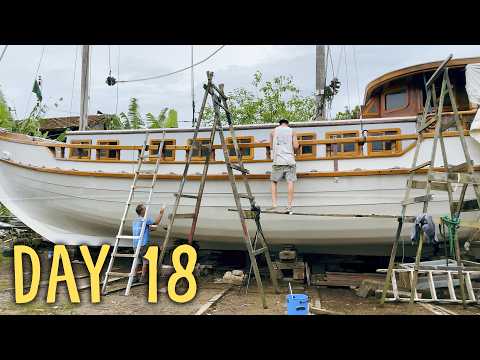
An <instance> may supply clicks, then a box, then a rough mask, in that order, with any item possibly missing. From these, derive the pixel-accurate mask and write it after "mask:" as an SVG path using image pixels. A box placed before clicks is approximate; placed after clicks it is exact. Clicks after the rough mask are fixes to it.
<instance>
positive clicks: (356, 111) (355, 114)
mask: <svg viewBox="0 0 480 360" xmlns="http://www.w3.org/2000/svg"><path fill="white" fill-rule="evenodd" d="M348 119H360V106H359V105H357V106H355V107H354V108H353V110H350V109H349V108H348V106H345V111H343V112H342V111H339V112H338V113H337V115H336V116H335V120H348Z"/></svg>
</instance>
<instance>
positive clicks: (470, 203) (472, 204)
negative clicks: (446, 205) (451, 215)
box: [453, 199, 479, 212]
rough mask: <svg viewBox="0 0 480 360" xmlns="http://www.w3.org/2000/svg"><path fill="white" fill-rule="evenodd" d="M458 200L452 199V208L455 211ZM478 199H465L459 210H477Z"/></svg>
mask: <svg viewBox="0 0 480 360" xmlns="http://www.w3.org/2000/svg"><path fill="white" fill-rule="evenodd" d="M458 205H459V202H458V201H454V202H453V209H454V210H455V212H456V211H457V209H458ZM478 210H479V207H478V201H477V199H470V200H465V201H464V202H463V204H462V208H461V209H460V212H469V211H478Z"/></svg>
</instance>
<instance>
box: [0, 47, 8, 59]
mask: <svg viewBox="0 0 480 360" xmlns="http://www.w3.org/2000/svg"><path fill="white" fill-rule="evenodd" d="M7 48H8V45H5V47H4V48H3V50H2V54H1V55H0V62H1V61H2V59H3V56H4V55H5V52H6V51H7Z"/></svg>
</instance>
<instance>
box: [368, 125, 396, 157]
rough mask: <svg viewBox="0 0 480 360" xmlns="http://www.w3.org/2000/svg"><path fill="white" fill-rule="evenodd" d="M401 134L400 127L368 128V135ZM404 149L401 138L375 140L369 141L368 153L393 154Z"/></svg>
mask: <svg viewBox="0 0 480 360" xmlns="http://www.w3.org/2000/svg"><path fill="white" fill-rule="evenodd" d="M392 135H400V129H378V130H377V129H375V130H368V134H367V136H392ZM400 151H402V142H401V141H400V140H388V141H374V142H369V143H368V155H378V154H393V153H398V152H400Z"/></svg>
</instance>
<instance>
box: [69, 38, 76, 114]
mask: <svg viewBox="0 0 480 360" xmlns="http://www.w3.org/2000/svg"><path fill="white" fill-rule="evenodd" d="M77 60H78V45H76V46H75V62H74V65H73V81H72V95H71V96H70V110H69V111H68V113H69V116H70V117H72V106H73V97H74V96H75V92H74V90H75V77H76V74H77Z"/></svg>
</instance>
